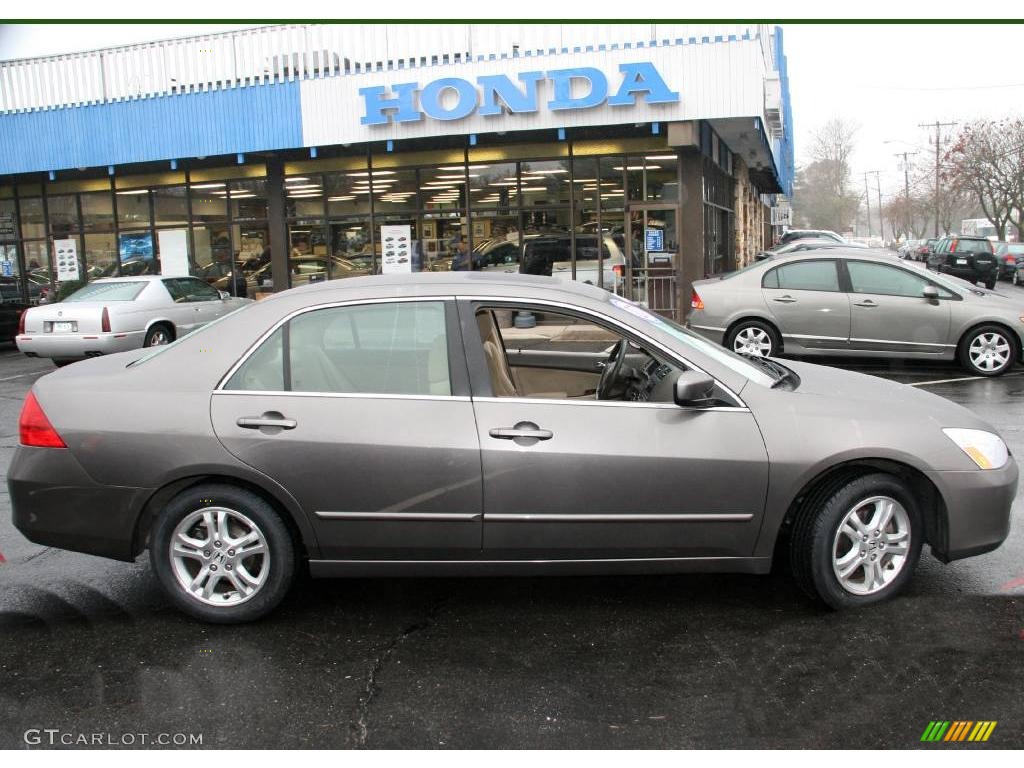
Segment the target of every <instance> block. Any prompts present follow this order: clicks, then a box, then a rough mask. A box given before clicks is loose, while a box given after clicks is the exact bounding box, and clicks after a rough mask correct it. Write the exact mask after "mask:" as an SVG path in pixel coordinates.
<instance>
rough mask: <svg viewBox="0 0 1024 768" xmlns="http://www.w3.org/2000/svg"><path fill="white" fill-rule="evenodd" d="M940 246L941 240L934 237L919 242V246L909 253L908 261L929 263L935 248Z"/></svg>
mask: <svg viewBox="0 0 1024 768" xmlns="http://www.w3.org/2000/svg"><path fill="white" fill-rule="evenodd" d="M938 244H939V238H937V237H933V238H930V239H928V240H924V241H919V243H918V245H916V246H915V247H914V248H912V249H910V251H908V253H907V257H906V258H908V259H910V260H911V261H924V262H927V261H928V257H929V256H931V255H932V252H933V251H934V250H935V246H936V245H938Z"/></svg>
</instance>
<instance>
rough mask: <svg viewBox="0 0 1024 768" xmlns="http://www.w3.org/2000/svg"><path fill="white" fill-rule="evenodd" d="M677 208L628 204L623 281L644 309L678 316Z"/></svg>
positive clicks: (668, 315) (675, 317)
mask: <svg viewBox="0 0 1024 768" xmlns="http://www.w3.org/2000/svg"><path fill="white" fill-rule="evenodd" d="M678 218H679V208H678V206H675V205H648V206H643V207H640V206H636V207H633V206H631V207H630V209H629V238H627V240H626V247H627V250H628V251H629V255H628V259H627V263H628V265H629V276H628V279H627V284H628V286H629V290H630V292H631V295H630V296H629V298H632V299H633V300H634V301H638V302H640V303H641V304H643V305H644V306H646V307H647V308H648V309H651V310H652V311H654V312H658V313H661V314H663V315H666V316H667V317H671V318H673V319H678V317H679V307H678V300H677V298H678V297H677V293H678V292H677V285H678V268H679V263H680V262H679V237H678V226H679V224H678Z"/></svg>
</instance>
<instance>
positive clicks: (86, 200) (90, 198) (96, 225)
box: [79, 192, 114, 232]
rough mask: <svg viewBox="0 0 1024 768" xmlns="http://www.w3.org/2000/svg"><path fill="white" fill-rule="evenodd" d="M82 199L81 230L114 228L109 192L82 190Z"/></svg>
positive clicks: (92, 230) (96, 230)
mask: <svg viewBox="0 0 1024 768" xmlns="http://www.w3.org/2000/svg"><path fill="white" fill-rule="evenodd" d="M79 198H80V199H81V201H82V230H83V231H85V232H109V231H110V230H112V229H113V228H114V200H113V196H112V195H111V194H110V192H84V193H82V194H81V195H80V196H79Z"/></svg>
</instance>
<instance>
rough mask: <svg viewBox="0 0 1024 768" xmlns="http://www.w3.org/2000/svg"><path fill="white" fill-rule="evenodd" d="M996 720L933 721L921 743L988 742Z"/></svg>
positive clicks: (925, 730) (923, 734)
mask: <svg viewBox="0 0 1024 768" xmlns="http://www.w3.org/2000/svg"><path fill="white" fill-rule="evenodd" d="M997 722H998V721H996V720H952V721H950V720H932V721H931V722H930V723H928V727H927V728H925V729H924V733H922V734H921V741H988V738H989V736H991V735H992V731H994V730H995V728H996V724H997Z"/></svg>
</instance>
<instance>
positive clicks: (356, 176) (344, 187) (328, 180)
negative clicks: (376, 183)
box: [295, 170, 370, 216]
mask: <svg viewBox="0 0 1024 768" xmlns="http://www.w3.org/2000/svg"><path fill="white" fill-rule="evenodd" d="M295 178H297V179H298V180H299V181H298V182H296V183H301V182H305V183H309V182H310V179H309V178H307V177H295ZM323 179H324V180H323V184H324V191H325V192H326V194H327V214H328V215H329V216H344V215H347V214H363V215H365V216H369V215H370V175H369V172H368V171H365V170H361V171H359V170H357V171H338V172H337V173H327V174H324V177H323Z"/></svg>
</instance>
